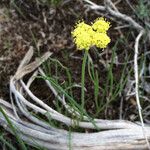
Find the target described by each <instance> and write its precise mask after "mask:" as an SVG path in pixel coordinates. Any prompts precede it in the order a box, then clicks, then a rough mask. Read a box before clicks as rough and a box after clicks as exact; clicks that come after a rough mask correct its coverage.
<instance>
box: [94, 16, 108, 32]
mask: <svg viewBox="0 0 150 150" xmlns="http://www.w3.org/2000/svg"><path fill="white" fill-rule="evenodd" d="M92 28H93V30H95V31H97V32H100V33H106V32H107V30H108V29H109V28H110V22H108V21H105V20H104V18H102V17H101V18H97V19H96V20H95V22H94V23H93V25H92Z"/></svg>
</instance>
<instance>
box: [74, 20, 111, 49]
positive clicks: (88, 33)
mask: <svg viewBox="0 0 150 150" xmlns="http://www.w3.org/2000/svg"><path fill="white" fill-rule="evenodd" d="M109 28H110V23H109V22H107V21H105V20H104V18H98V19H96V20H95V22H94V23H93V24H92V25H91V26H90V25H88V24H86V23H84V22H83V21H82V22H79V23H77V25H76V27H75V29H74V31H73V32H72V36H73V38H74V41H75V44H76V45H77V48H78V49H79V50H82V49H85V50H89V49H90V47H91V46H96V47H98V48H105V47H106V46H107V45H108V44H109V43H110V38H109V36H108V35H107V30H108V29H109Z"/></svg>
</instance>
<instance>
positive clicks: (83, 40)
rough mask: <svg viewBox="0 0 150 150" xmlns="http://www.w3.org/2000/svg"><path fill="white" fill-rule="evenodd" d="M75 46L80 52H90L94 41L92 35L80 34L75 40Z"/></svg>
mask: <svg viewBox="0 0 150 150" xmlns="http://www.w3.org/2000/svg"><path fill="white" fill-rule="evenodd" d="M74 41H75V44H76V45H77V48H78V49H79V50H82V49H85V50H89V49H90V47H91V45H92V43H93V41H92V38H91V35H90V34H88V33H87V32H82V33H80V34H79V35H78V36H77V37H76V38H75V39H74Z"/></svg>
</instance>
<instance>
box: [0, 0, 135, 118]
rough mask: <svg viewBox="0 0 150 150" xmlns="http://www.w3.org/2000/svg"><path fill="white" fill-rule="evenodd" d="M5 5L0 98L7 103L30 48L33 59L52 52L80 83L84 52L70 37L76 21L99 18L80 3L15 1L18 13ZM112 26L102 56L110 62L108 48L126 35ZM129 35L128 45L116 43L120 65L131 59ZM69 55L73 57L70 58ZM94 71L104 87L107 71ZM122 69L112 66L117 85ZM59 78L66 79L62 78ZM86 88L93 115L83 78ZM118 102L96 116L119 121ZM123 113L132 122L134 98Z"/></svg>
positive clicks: (0, 19) (0, 12) (0, 18)
mask: <svg viewBox="0 0 150 150" xmlns="http://www.w3.org/2000/svg"><path fill="white" fill-rule="evenodd" d="M8 2H9V1H8ZM8 2H6V1H5V2H2V4H1V6H0V27H1V28H0V97H2V98H3V99H6V100H8V101H9V79H10V77H11V75H13V74H14V73H15V71H16V69H17V67H18V65H19V63H20V61H21V60H22V58H23V57H24V55H25V54H26V52H27V51H28V50H29V48H30V47H33V48H34V55H35V56H38V55H39V53H40V54H43V53H44V52H46V51H50V52H53V58H56V59H58V60H59V61H60V62H61V63H62V64H63V65H65V66H67V67H68V68H69V69H70V72H72V77H73V81H74V82H75V83H79V82H80V77H81V64H82V56H83V53H82V52H81V51H77V49H76V47H75V45H74V43H73V40H72V37H71V31H72V30H73V27H74V25H75V23H76V22H77V21H78V20H81V19H84V20H85V21H86V22H87V23H90V22H91V21H93V20H94V19H95V18H97V17H99V16H100V15H99V14H96V13H95V12H94V11H91V10H88V9H87V8H86V7H85V5H83V3H82V2H81V1H79V0H77V1H76V0H72V1H68V2H66V3H65V2H64V3H62V4H60V5H58V6H51V7H48V6H45V5H43V6H42V5H40V6H39V7H38V6H36V5H35V4H34V3H33V2H30V1H28V0H26V1H24V4H22V3H19V1H17V2H16V5H17V6H18V7H19V8H20V10H21V12H20V11H17V9H16V8H15V6H14V5H9V4H8ZM95 2H96V1H95ZM123 5H125V4H122V6H119V9H120V10H122V9H123V11H124V12H127V13H130V11H128V9H127V10H125V9H124V8H125V7H123ZM111 23H112V27H111V29H110V32H109V35H110V37H111V40H112V41H111V44H110V45H109V46H108V48H107V49H106V50H105V51H107V53H106V55H104V56H103V59H104V60H105V61H107V60H110V59H111V55H112V52H111V48H112V47H113V46H114V45H115V42H116V40H117V38H118V37H121V36H123V37H125V36H127V35H128V34H129V33H128V32H127V31H128V29H123V30H122V31H121V32H119V31H118V30H114V27H115V25H116V22H115V21H111ZM129 32H130V31H129ZM132 36H134V35H132ZM132 36H131V35H130V36H129V37H128V38H127V40H128V41H130V43H129V44H127V43H122V44H118V49H117V52H116V53H117V55H118V59H119V61H120V62H124V61H125V60H124V58H125V57H124V56H125V55H126V52H127V53H129V54H130V58H129V59H132V58H133V45H134V40H133V39H134V38H133V37H132ZM124 49H126V52H125V51H123V50H124ZM90 54H91V56H92V58H93V60H94V62H95V64H97V62H98V58H97V56H96V55H95V54H94V52H93V51H92V50H91V51H90ZM72 55H74V56H75V57H71V56H72ZM97 68H98V70H99V72H100V75H101V77H100V79H101V80H100V84H101V85H103V84H104V83H105V82H106V73H107V70H106V68H105V67H104V66H103V64H101V63H100V64H98V67H97ZM122 69H123V67H122V66H117V65H114V68H113V74H114V77H115V79H116V82H117V81H118V82H119V79H120V74H121V71H122ZM62 78H65V77H63V76H62ZM86 85H87V86H86V88H87V91H90V92H88V94H86V98H87V99H88V101H87V105H86V107H87V110H88V112H89V113H91V114H92V113H94V108H93V105H94V104H93V102H92V101H91V99H93V87H92V86H91V85H92V83H91V81H89V77H87V79H86ZM113 88H115V87H113ZM34 90H35V91H34V92H35V93H36V95H38V96H40V97H44V98H46V97H47V96H48V95H47V94H46V92H45V91H46V90H43V92H40V94H39V91H38V90H39V88H36V87H35V88H34ZM74 92H75V93H74V96H75V97H76V98H77V97H79V95H80V91H78V90H77V91H76V90H75V91H74ZM45 95H47V96H45ZM120 101H121V98H120V97H117V98H116V101H114V102H113V103H111V104H110V105H109V106H108V108H107V110H106V111H105V112H104V113H102V114H101V115H100V116H99V117H100V118H101V117H102V118H107V119H108V118H110V119H117V118H119V113H118V112H119V107H120ZM123 111H124V112H125V115H124V118H125V119H129V120H132V119H133V120H134V117H133V116H134V114H137V109H136V106H135V98H134V97H132V99H131V100H128V101H124V105H123ZM136 119H137V118H136Z"/></svg>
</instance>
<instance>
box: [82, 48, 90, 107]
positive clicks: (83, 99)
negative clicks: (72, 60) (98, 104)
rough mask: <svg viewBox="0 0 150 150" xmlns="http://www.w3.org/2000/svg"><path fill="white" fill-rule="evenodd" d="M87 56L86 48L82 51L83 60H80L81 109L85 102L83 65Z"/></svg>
mask: <svg viewBox="0 0 150 150" xmlns="http://www.w3.org/2000/svg"><path fill="white" fill-rule="evenodd" d="M87 57H88V51H87V50H86V51H85V53H84V58H83V62H82V74H81V106H82V109H84V104H85V94H84V84H85V66H86V60H87Z"/></svg>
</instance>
